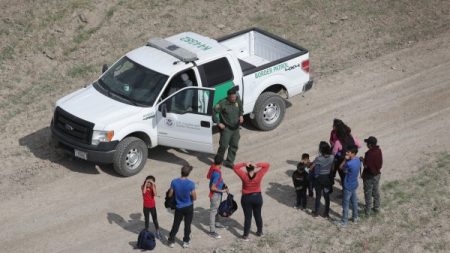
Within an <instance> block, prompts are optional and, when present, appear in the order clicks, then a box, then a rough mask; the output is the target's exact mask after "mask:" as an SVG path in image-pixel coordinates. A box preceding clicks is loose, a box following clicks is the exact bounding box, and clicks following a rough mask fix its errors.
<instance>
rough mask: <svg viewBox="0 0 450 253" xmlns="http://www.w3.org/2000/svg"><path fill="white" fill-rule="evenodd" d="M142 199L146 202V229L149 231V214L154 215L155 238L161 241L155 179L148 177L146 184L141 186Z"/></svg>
mask: <svg viewBox="0 0 450 253" xmlns="http://www.w3.org/2000/svg"><path fill="white" fill-rule="evenodd" d="M141 190H142V198H143V200H144V211H143V212H144V218H145V229H146V230H148V226H149V218H150V217H149V214H151V215H152V220H153V224H154V225H155V230H156V231H155V237H156V238H157V239H161V233H160V231H159V224H158V217H157V214H156V207H155V196H156V184H155V177H154V176H148V177H146V178H145V182H144V183H143V184H142V186H141Z"/></svg>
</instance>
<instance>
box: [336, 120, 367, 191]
mask: <svg viewBox="0 0 450 253" xmlns="http://www.w3.org/2000/svg"><path fill="white" fill-rule="evenodd" d="M341 123H342V124H341ZM335 129H336V131H335V132H336V140H335V142H334V145H333V149H332V151H331V153H332V154H333V155H334V157H335V168H334V176H336V171H337V172H338V173H339V177H340V179H341V186H342V182H344V177H345V173H344V172H343V171H342V170H341V169H340V168H339V166H338V165H339V164H341V163H342V161H343V160H344V159H345V152H346V151H347V148H348V147H349V146H352V145H355V146H357V147H358V148H361V146H362V145H361V142H360V141H359V139H358V138H355V137H353V135H352V133H351V131H352V130H351V129H350V127H348V126H347V125H346V124H345V123H344V122H342V121H341V122H340V123H338V124H337V125H336V127H335Z"/></svg>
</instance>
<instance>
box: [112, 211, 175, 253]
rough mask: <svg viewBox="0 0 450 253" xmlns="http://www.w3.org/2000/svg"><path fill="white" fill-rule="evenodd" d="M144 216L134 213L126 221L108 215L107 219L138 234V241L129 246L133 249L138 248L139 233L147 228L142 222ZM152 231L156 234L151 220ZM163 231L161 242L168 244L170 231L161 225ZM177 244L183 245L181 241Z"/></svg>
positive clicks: (117, 215) (113, 215) (117, 216)
mask: <svg viewBox="0 0 450 253" xmlns="http://www.w3.org/2000/svg"><path fill="white" fill-rule="evenodd" d="M141 217H142V214H141V213H132V214H130V215H129V219H125V218H124V217H122V216H120V215H119V214H116V213H107V215H106V219H107V220H108V222H109V224H117V225H119V226H120V227H121V228H123V229H125V230H126V231H128V232H131V233H134V234H136V241H131V242H129V243H128V244H129V245H130V246H131V247H133V249H135V248H136V245H137V237H138V235H139V232H141V230H142V229H144V228H145V222H144V221H143V220H141ZM149 229H150V231H152V232H154V231H155V230H154V227H153V223H152V221H151V218H150V228H149ZM159 229H160V231H161V235H162V238H161V241H160V242H167V238H168V237H169V231H168V230H166V229H164V228H162V227H161V225H160V227H159ZM176 242H177V243H179V244H181V243H182V242H181V241H180V240H178V239H177V240H176ZM157 243H158V242H157Z"/></svg>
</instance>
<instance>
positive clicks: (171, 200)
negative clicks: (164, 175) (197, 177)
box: [164, 190, 177, 210]
mask: <svg viewBox="0 0 450 253" xmlns="http://www.w3.org/2000/svg"><path fill="white" fill-rule="evenodd" d="M169 191H170V190H167V192H166V199H165V201H164V207H165V208H170V209H172V210H174V209H175V208H176V207H177V202H176V200H175V191H174V192H173V194H172V197H169Z"/></svg>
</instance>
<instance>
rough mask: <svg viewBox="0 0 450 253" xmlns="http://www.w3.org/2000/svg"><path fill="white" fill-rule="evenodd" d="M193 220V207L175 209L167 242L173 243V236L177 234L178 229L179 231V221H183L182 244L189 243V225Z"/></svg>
mask: <svg viewBox="0 0 450 253" xmlns="http://www.w3.org/2000/svg"><path fill="white" fill-rule="evenodd" d="M193 218H194V205H190V206H187V207H183V208H176V209H175V216H174V218H173V225H172V230H170V234H169V242H174V241H175V236H176V235H177V233H178V229H180V224H181V221H182V220H183V219H184V237H183V242H189V241H190V240H191V238H190V237H189V236H190V235H191V223H192V219H193Z"/></svg>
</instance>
